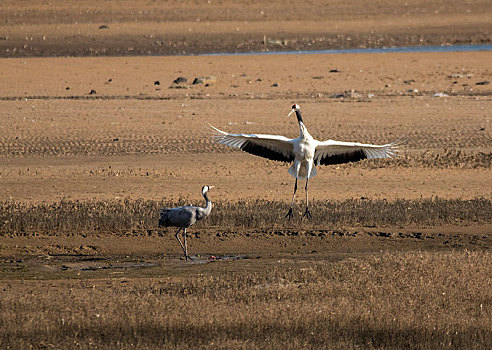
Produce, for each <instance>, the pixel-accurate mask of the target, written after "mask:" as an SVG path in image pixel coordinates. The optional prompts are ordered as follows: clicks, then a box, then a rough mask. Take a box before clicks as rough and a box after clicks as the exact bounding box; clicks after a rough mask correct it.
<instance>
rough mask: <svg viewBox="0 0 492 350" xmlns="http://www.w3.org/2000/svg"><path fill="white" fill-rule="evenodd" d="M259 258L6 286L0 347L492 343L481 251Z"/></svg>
mask: <svg viewBox="0 0 492 350" xmlns="http://www.w3.org/2000/svg"><path fill="white" fill-rule="evenodd" d="M256 264H257V265H256V266H257V268H255V269H254V270H250V271H248V270H242V271H238V272H230V271H224V270H220V269H216V270H213V271H208V272H206V271H203V270H196V269H190V270H188V273H187V275H186V276H182V277H174V278H171V279H169V278H165V279H162V278H161V279H159V278H154V279H152V280H148V279H131V280H128V279H125V278H115V279H103V280H61V281H22V282H21V281H9V282H8V283H2V284H1V288H2V289H3V292H2V298H1V300H0V307H1V309H2V312H1V313H0V325H1V327H0V347H1V348H3V349H8V348H16V349H21V348H22V349H25V348H30V347H34V348H50V347H56V348H64V349H69V348H80V347H82V348H91V347H94V348H103V349H120V348H121V349H123V348H135V349H151V348H179V349H191V348H193V349H195V348H214V349H216V348H219V349H226V348H227V349H244V348H247V349H279V348H282V349H295V348H303V349H307V348H317V349H319V348H344V349H351V348H361V347H362V348H368V349H376V348H377V349H380V348H394V349H401V348H408V349H417V348H418V349H423V348H424V349H437V348H440V349H442V348H454V349H465V348H466V349H485V348H487V347H488V345H489V344H491V343H492V331H491V330H492V304H491V300H492V288H491V285H490V277H489V278H487V276H490V273H491V271H492V256H491V255H490V253H489V252H487V251H476V252H469V251H448V252H417V253H416V252H407V253H385V254H379V255H378V254H376V255H372V256H370V257H366V258H358V259H354V258H350V259H345V260H341V261H338V262H333V261H329V262H327V261H299V260H297V261H294V260H292V261H288V260H287V261H283V262H280V261H279V262H278V263H276V264H270V265H264V262H262V261H258V262H257V263H256ZM258 264H260V265H261V268H259V267H258V266H259V265H258ZM197 268H199V267H197ZM197 271H200V272H202V273H200V274H197V273H196V272H197ZM203 272H204V273H203Z"/></svg>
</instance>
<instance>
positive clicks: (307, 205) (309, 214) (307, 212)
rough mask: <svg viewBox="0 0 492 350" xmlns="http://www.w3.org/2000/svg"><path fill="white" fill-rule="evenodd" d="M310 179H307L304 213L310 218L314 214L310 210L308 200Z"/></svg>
mask: <svg viewBox="0 0 492 350" xmlns="http://www.w3.org/2000/svg"><path fill="white" fill-rule="evenodd" d="M308 181H309V179H306V211H305V212H304V215H303V216H305V217H306V218H308V219H310V218H312V217H313V216H312V215H311V213H310V212H309V202H308Z"/></svg>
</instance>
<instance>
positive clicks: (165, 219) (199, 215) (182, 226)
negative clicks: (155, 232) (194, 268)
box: [159, 186, 214, 260]
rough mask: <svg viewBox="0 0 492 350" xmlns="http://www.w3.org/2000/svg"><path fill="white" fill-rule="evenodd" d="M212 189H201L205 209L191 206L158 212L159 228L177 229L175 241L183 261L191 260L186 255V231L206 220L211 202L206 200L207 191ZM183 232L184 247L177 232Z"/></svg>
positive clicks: (206, 187)
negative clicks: (181, 251)
mask: <svg viewBox="0 0 492 350" xmlns="http://www.w3.org/2000/svg"><path fill="white" fill-rule="evenodd" d="M212 188H214V186H203V187H202V195H203V198H205V203H206V204H205V207H196V206H192V205H186V206H184V207H177V208H163V209H161V211H160V215H161V217H160V219H159V227H161V226H166V227H169V226H172V227H179V230H178V232H176V235H175V236H176V239H177V240H178V242H179V245H180V246H181V248H182V249H183V252H184V256H185V260H188V259H190V260H193V259H192V258H191V257H190V256H189V255H188V247H187V245H186V229H187V228H188V227H190V226H191V225H193V224H194V223H195V222H197V221H198V220H202V219H204V218H206V217H207V216H208V215H209V214H210V212H211V211H212V202H211V201H210V199H208V195H207V193H208V191H209V190H210V189H212ZM181 230H183V240H184V245H183V243H181V240H180V239H179V236H178V234H179V232H180V231H181Z"/></svg>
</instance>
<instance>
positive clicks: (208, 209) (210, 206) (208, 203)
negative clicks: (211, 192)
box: [203, 192, 212, 215]
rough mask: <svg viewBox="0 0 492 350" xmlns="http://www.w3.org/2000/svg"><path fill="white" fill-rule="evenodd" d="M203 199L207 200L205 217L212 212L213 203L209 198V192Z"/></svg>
mask: <svg viewBox="0 0 492 350" xmlns="http://www.w3.org/2000/svg"><path fill="white" fill-rule="evenodd" d="M203 198H205V203H206V205H205V208H203V209H205V215H208V214H210V212H211V211H212V202H211V201H210V199H209V198H208V195H207V192H205V193H204V194H203Z"/></svg>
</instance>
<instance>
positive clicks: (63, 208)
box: [0, 198, 492, 234]
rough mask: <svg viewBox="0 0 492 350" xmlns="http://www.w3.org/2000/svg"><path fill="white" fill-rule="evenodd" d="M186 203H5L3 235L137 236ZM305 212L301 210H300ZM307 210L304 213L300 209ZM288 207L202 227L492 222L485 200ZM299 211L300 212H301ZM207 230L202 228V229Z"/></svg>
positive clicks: (220, 212)
mask: <svg viewBox="0 0 492 350" xmlns="http://www.w3.org/2000/svg"><path fill="white" fill-rule="evenodd" d="M183 204H185V202H184V201H182V200H181V201H177V202H165V201H160V202H157V201H152V200H130V199H126V200H110V201H98V200H92V201H66V200H64V201H61V202H58V203H52V204H48V203H41V204H26V203H21V202H14V201H7V202H0V234H24V233H33V232H34V233H35V232H43V233H59V232H64V233H80V232H83V233H85V234H90V233H91V232H104V231H111V232H119V231H125V232H130V233H132V232H138V231H141V230H144V231H145V230H156V229H157V228H158V227H157V223H158V215H159V208H161V207H164V206H168V207H173V206H178V205H183ZM298 208H301V206H298ZM301 209H302V208H301ZM287 210H288V204H287V203H284V202H277V201H266V200H247V201H238V202H218V203H215V204H214V209H213V211H212V214H211V215H210V217H209V218H207V220H206V221H205V222H200V223H198V224H197V227H200V226H202V225H211V226H219V227H222V228H233V227H247V228H262V229H267V228H272V227H277V228H278V227H279V226H282V225H288V226H290V225H292V224H295V225H296V227H298V228H301V229H302V228H313V227H330V226H332V225H365V226H388V225H393V226H405V225H418V226H421V227H422V226H433V225H443V224H486V223H491V222H492V202H491V201H490V200H488V199H484V198H475V199H471V200H461V199H441V198H430V199H418V200H408V199H398V200H395V201H387V200H384V199H347V200H342V201H335V200H328V201H314V202H312V203H311V211H312V213H313V215H314V219H313V220H311V221H306V220H301V219H300V215H297V218H296V219H295V220H293V221H290V222H289V221H287V220H285V218H284V216H285V213H286V212H287ZM299 210H300V209H299ZM202 227H203V226H202Z"/></svg>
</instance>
